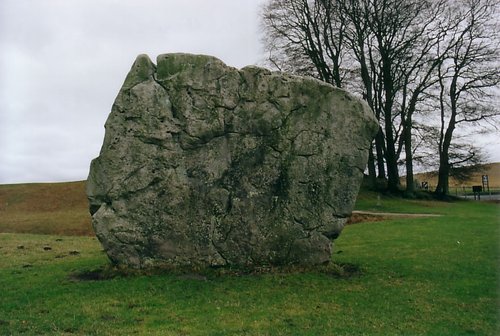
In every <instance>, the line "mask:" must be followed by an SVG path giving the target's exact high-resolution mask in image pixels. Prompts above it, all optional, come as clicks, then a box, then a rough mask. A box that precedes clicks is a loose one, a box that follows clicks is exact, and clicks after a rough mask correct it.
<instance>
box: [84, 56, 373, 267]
mask: <svg viewBox="0 0 500 336" xmlns="http://www.w3.org/2000/svg"><path fill="white" fill-rule="evenodd" d="M105 128H106V133H105V137H104V143H103V146H102V149H101V152H100V154H99V157H97V158H96V159H94V160H93V161H92V164H91V167H90V174H89V177H88V181H87V195H88V199H89V202H90V212H91V214H92V223H93V226H94V229H95V232H96V234H97V237H98V239H99V240H100V242H101V243H102V245H103V247H104V249H105V250H106V252H107V254H108V256H109V258H110V259H111V261H112V262H114V263H116V264H121V265H127V266H131V267H137V268H143V267H155V266H161V265H174V266H176V265H177V266H186V265H190V266H219V265H240V266H258V265H284V264H302V265H310V264H312V265H314V264H321V263H325V262H328V261H329V260H330V258H331V250H332V241H333V240H334V239H335V238H336V237H338V235H339V234H340V232H341V231H342V229H343V227H344V224H345V222H346V219H347V217H348V216H349V215H350V214H351V211H352V209H353V206H354V202H355V199H356V196H357V193H358V191H359V187H360V184H361V181H362V177H363V171H364V169H365V166H366V162H367V156H368V148H369V147H370V143H371V140H372V138H373V136H374V135H375V133H376V131H377V129H378V124H377V122H376V120H375V118H374V116H373V113H372V111H371V110H370V109H369V107H368V106H367V105H366V104H365V103H364V102H363V101H362V100H360V99H358V98H356V97H354V96H353V95H351V94H349V93H348V92H346V91H344V90H341V89H338V88H335V87H333V86H331V85H328V84H325V83H323V82H320V81H318V80H315V79H312V78H307V77H299V76H292V75H289V74H284V73H278V72H270V71H268V70H266V69H263V68H259V67H255V66H249V67H245V68H243V69H241V70H238V69H235V68H232V67H229V66H227V65H225V64H224V63H223V62H222V61H220V60H218V59H217V58H214V57H211V56H203V55H191V54H164V55H160V56H158V58H157V65H155V64H153V63H152V62H151V60H150V59H149V57H148V56H147V55H139V56H138V57H137V59H136V61H135V62H134V64H133V66H132V68H131V70H130V72H129V73H128V75H127V77H126V79H125V82H124V84H123V86H122V88H121V90H120V92H119V94H118V96H117V98H116V100H115V102H114V105H113V107H112V111H111V114H110V115H109V117H108V119H107V121H106V125H105Z"/></svg>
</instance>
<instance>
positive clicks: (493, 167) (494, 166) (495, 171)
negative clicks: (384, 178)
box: [402, 162, 500, 190]
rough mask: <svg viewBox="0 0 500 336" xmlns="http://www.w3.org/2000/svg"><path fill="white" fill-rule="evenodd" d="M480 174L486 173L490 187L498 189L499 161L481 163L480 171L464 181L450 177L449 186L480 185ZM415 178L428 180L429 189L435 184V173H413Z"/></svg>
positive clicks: (499, 178) (499, 177) (499, 180)
mask: <svg viewBox="0 0 500 336" xmlns="http://www.w3.org/2000/svg"><path fill="white" fill-rule="evenodd" d="M482 175H488V180H489V185H490V189H495V190H498V189H500V162H495V163H488V164H485V165H482V166H481V169H480V171H479V172H477V173H476V174H474V175H473V176H472V177H471V179H470V180H468V181H465V182H459V181H456V180H454V179H453V178H451V179H450V188H462V187H472V186H474V185H482V181H481V176H482ZM415 179H416V180H418V181H419V182H424V181H427V182H429V186H430V187H431V190H432V189H433V188H434V187H436V185H437V175H436V174H435V173H420V174H415ZM402 182H403V183H404V179H402Z"/></svg>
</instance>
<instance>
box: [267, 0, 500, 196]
mask: <svg viewBox="0 0 500 336" xmlns="http://www.w3.org/2000/svg"><path fill="white" fill-rule="evenodd" d="M495 1H496V0H270V2H269V3H268V4H267V5H266V6H265V8H264V10H263V14H262V18H263V19H262V20H263V21H262V22H263V27H264V31H265V34H266V48H267V50H268V52H269V60H270V62H271V63H272V64H273V65H274V66H276V67H277V68H278V69H281V70H286V71H292V72H295V73H299V74H308V75H313V76H315V77H317V78H319V79H321V80H323V81H326V82H328V83H331V84H334V85H336V86H339V87H347V88H349V89H352V90H353V91H354V92H357V93H358V94H359V95H360V96H363V97H364V99H366V101H367V102H368V104H369V105H370V107H371V108H372V110H373V111H374V114H375V116H376V118H377V120H378V121H379V123H380V125H381V128H380V130H379V133H378V134H377V136H376V138H375V143H374V149H375V154H374V153H373V152H372V151H370V153H369V154H370V156H369V158H370V159H369V166H368V168H369V173H370V175H371V176H372V178H375V174H378V177H380V178H384V177H385V176H386V174H387V184H388V189H389V190H390V191H398V190H399V187H400V182H399V172H398V163H401V162H402V161H404V163H405V166H406V173H407V174H406V179H407V180H406V182H407V183H406V185H407V193H408V194H412V193H413V191H414V190H413V187H414V182H413V155H414V153H415V148H416V146H415V145H414V144H413V138H414V135H413V130H414V125H413V124H414V122H413V118H414V115H415V114H417V115H418V114H419V113H420V110H425V107H422V106H423V105H426V104H427V101H428V100H430V98H431V97H432V96H433V95H432V90H436V88H437V91H439V92H440V93H439V94H437V95H435V96H437V97H438V99H439V100H438V101H439V102H440V104H439V109H438V110H440V111H441V118H440V122H441V133H440V134H441V137H440V138H439V141H438V142H439V146H438V147H439V153H440V155H439V156H440V162H442V166H443V176H444V175H446V174H448V175H449V172H448V173H446V171H445V169H446V168H445V167H446V165H445V164H444V163H445V162H449V161H450V160H449V157H448V158H446V156H447V155H448V154H446V153H449V149H450V148H451V147H452V139H453V136H452V134H453V129H454V128H455V127H456V126H457V125H459V124H461V123H479V122H482V121H483V120H487V119H488V118H490V117H491V116H493V115H495V112H494V111H493V110H492V108H491V104H489V103H486V102H487V101H490V102H491V99H489V98H490V97H489V96H488V93H489V92H488V89H489V88H491V87H492V86H495V85H496V83H498V78H497V77H498V76H495V73H496V69H492V68H491V65H492V64H493V63H492V62H494V60H495V57H496V55H497V50H496V49H495V48H498V42H497V41H498V39H497V38H490V37H488V36H486V34H485V33H486V32H487V31H489V32H491V28H490V27H488V24H489V23H490V21H491V16H492V15H493V13H494V11H495V8H496V3H495ZM464 8H465V9H464ZM497 31H498V30H497ZM468 46H469V47H468ZM493 46H496V47H495V48H493ZM492 70H494V71H492ZM479 96H480V97H479ZM466 97H468V98H466ZM445 98H447V100H446V101H445ZM472 98H473V99H472ZM487 98H488V99H489V100H488V99H487ZM462 101H463V102H466V101H468V102H469V103H467V104H465V103H461V104H459V102H462ZM472 102H474V104H473V105H472V104H470V103H472ZM457 115H460V116H461V117H460V118H457V117H456V116H457ZM448 121H449V122H448ZM446 122H448V123H447V124H446ZM403 154H404V160H401V156H402V155H403ZM448 156H449V155H448ZM375 162H376V163H377V166H376V167H375ZM443 183H444V182H443Z"/></svg>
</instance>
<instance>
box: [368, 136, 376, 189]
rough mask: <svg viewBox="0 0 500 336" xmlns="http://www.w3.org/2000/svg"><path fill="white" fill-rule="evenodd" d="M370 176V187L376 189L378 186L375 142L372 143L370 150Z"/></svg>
mask: <svg viewBox="0 0 500 336" xmlns="http://www.w3.org/2000/svg"><path fill="white" fill-rule="evenodd" d="M368 177H369V179H370V187H371V188H372V189H375V188H376V187H377V172H376V170H375V157H374V156H373V143H372V144H371V145H370V151H369V152H368Z"/></svg>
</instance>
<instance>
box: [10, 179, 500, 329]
mask: <svg viewBox="0 0 500 336" xmlns="http://www.w3.org/2000/svg"><path fill="white" fill-rule="evenodd" d="M0 190H2V189H0ZM0 195H3V196H2V197H5V193H3V194H0ZM14 203H15V200H9V204H11V205H12V204H14ZM21 204H24V203H23V202H22V201H21V200H18V206H20V205H21ZM56 208H57V207H56ZM77 208H78V206H75V207H74V208H73V210H74V209H77ZM357 209H359V210H366V211H390V212H392V211H394V212H405V213H434V214H441V215H442V216H439V217H428V218H397V219H391V220H384V221H378V222H364V223H359V224H353V225H349V226H347V227H346V228H345V230H344V231H343V233H342V235H341V236H340V238H339V239H338V240H337V241H336V245H335V249H334V253H333V261H334V262H335V264H333V265H330V266H328V267H322V268H318V269H314V270H312V269H309V270H304V269H302V270H299V269H273V270H262V271H259V272H249V273H242V272H236V271H231V270H208V271H205V272H203V273H202V274H191V273H185V272H184V273H182V272H166V271H164V272H152V273H149V274H133V272H127V271H119V270H114V269H112V268H111V267H109V265H108V261H107V258H106V256H105V254H104V253H103V252H102V250H101V247H100V245H99V243H98V242H97V240H96V239H95V238H94V237H92V236H67V235H66V236H65V235H61V234H56V235H54V234H52V235H39V234H38V235H34V234H19V233H13V231H15V230H11V231H10V233H0V289H1V291H0V335H4V334H5V335H10V334H12V335H18V334H23V335H54V334H55V335H134V334H137V335H498V334H500V328H499V320H500V316H499V311H500V306H499V305H500V287H499V283H500V269H499V265H500V249H499V237H500V232H499V231H500V225H499V224H500V222H499V214H500V212H499V211H500V207H499V205H498V204H492V203H479V202H466V201H461V202H454V203H443V202H433V201H415V200H401V199H397V198H390V197H381V199H380V200H378V199H377V195H376V194H371V193H363V194H362V195H360V197H359V200H358V203H357ZM5 211H6V210H5V209H3V210H2V212H0V215H1V217H2V218H3V216H4V214H5ZM7 211H11V212H9V214H14V215H15V214H16V212H15V211H13V210H12V208H11V209H10V210H9V209H7ZM43 211H45V210H43ZM43 211H41V212H43ZM76 212H78V211H76ZM16 216H17V215H16ZM16 216H15V217H16ZM19 216H20V215H19ZM33 216H36V211H33ZM16 218H17V217H16ZM4 222H6V220H5V218H3V219H2V223H4ZM49 222H50V221H49ZM20 223H22V221H20ZM3 225H5V224H3ZM11 225H12V224H11ZM67 225H68V226H72V227H74V225H75V224H74V223H73V224H67ZM29 226H30V224H29V223H28V222H27V221H25V222H24V226H22V227H23V228H26V227H29ZM61 226H65V222H64V221H63V222H61V223H60V224H58V225H57V226H55V227H54V225H52V228H53V229H54V228H56V232H65V229H63V228H62V227H61ZM4 227H5V226H4ZM4 227H0V232H5V231H2V230H4ZM10 227H11V228H12V226H10ZM77 227H78V225H77ZM72 230H73V229H72ZM21 231H23V232H25V230H24V229H23V230H21ZM48 231H50V230H48ZM71 232H76V231H71Z"/></svg>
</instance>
